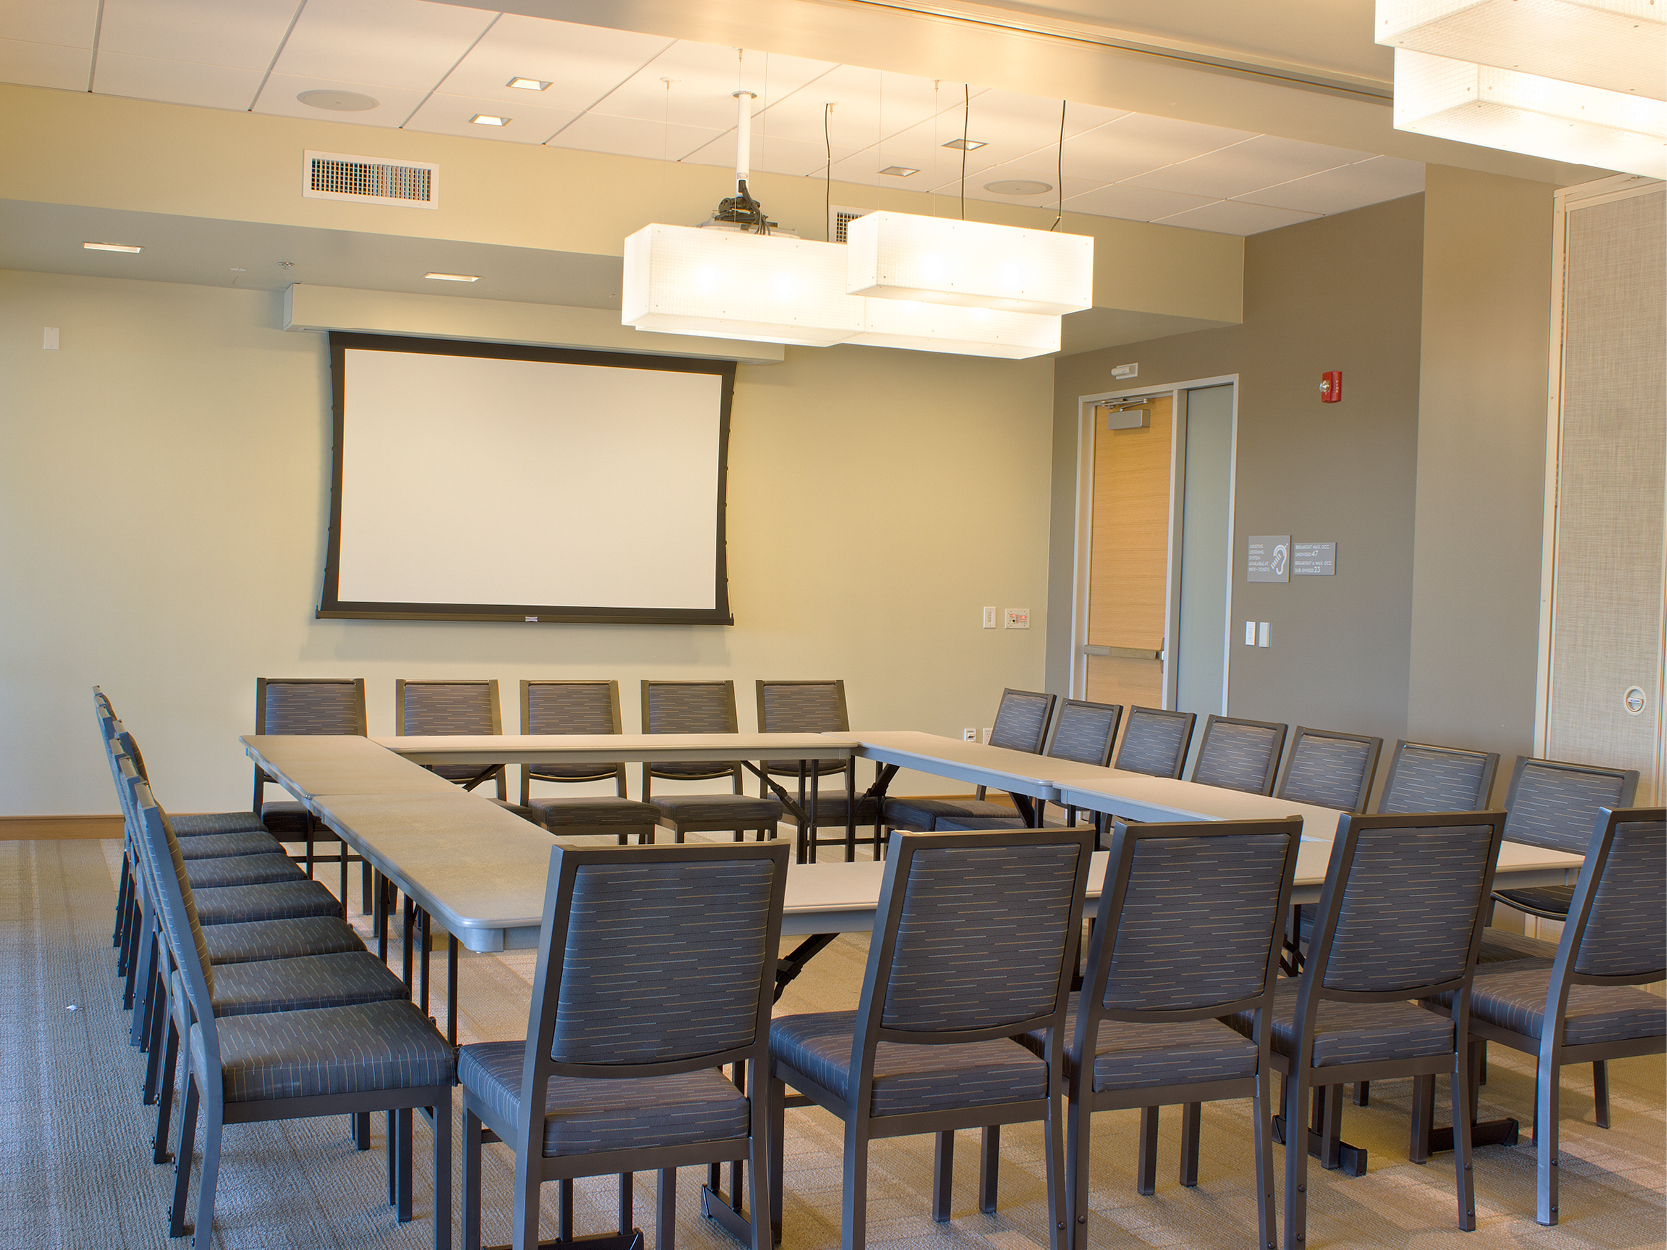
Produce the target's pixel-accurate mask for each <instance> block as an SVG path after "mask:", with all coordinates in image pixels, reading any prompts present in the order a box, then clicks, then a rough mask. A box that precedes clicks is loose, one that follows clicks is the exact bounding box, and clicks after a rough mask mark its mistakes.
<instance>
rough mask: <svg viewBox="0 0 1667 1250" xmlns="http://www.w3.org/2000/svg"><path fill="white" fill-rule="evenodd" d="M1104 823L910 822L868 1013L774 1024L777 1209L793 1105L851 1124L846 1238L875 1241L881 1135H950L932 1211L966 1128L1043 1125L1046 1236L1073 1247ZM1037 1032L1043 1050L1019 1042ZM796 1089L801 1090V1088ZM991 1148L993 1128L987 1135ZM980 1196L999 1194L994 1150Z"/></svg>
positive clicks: (938, 1208) (871, 967)
mask: <svg viewBox="0 0 1667 1250" xmlns="http://www.w3.org/2000/svg"><path fill="white" fill-rule="evenodd" d="M1093 850H1094V835H1093V831H1092V830H1090V829H1030V830H1024V831H1009V830H1000V831H996V832H992V833H943V834H911V833H900V834H898V835H897V836H896V837H894V838H893V839H892V845H891V852H890V854H889V856H888V857H887V859H886V867H885V875H884V878H883V879H882V883H881V886H880V898H879V904H878V907H877V909H876V911H875V914H874V934H873V938H872V940H871V941H870V942H869V945H868V967H867V971H866V973H865V974H864V976H863V986H862V998H861V1001H860V1003H859V1004H858V1006H857V1009H856V1010H855V1011H835V1012H820V1013H815V1014H810V1015H797V1016H781V1017H778V1018H777V1019H776V1020H775V1021H774V1022H773V1023H772V1024H771V1026H770V1064H771V1067H770V1116H771V1128H770V1147H771V1151H772V1157H771V1161H770V1217H771V1223H772V1226H773V1227H774V1228H775V1230H776V1231H778V1232H779V1230H780V1226H781V1212H782V1184H783V1179H782V1165H783V1160H782V1149H781V1141H782V1131H783V1121H782V1117H783V1114H784V1109H785V1108H786V1107H787V1106H789V1105H792V1106H809V1105H811V1104H815V1105H817V1106H820V1107H822V1108H823V1109H824V1110H827V1111H830V1112H832V1113H833V1114H834V1115H836V1116H838V1117H839V1118H840V1119H841V1120H843V1121H844V1123H845V1186H844V1199H843V1204H842V1207H841V1218H840V1238H841V1245H842V1247H843V1250H861V1247H863V1246H864V1245H865V1244H866V1240H867V1219H868V1150H869V1143H870V1142H871V1141H873V1140H876V1139H879V1138H884V1137H899V1136H912V1135H916V1134H920V1133H932V1134H935V1135H936V1168H935V1180H934V1185H933V1198H932V1218H933V1219H935V1220H937V1221H939V1222H940V1223H941V1222H943V1221H946V1220H948V1219H949V1217H950V1178H951V1173H952V1169H953V1149H954V1141H955V1130H956V1129H960V1128H973V1127H978V1126H985V1125H1001V1124H1014V1123H1029V1122H1032V1121H1037V1120H1040V1121H1042V1122H1043V1124H1044V1133H1043V1140H1044V1142H1045V1143H1046V1145H1045V1147H1044V1148H1045V1150H1046V1152H1047V1154H1046V1158H1047V1177H1048V1202H1047V1211H1048V1216H1049V1221H1048V1222H1049V1227H1048V1244H1049V1246H1050V1247H1051V1248H1052V1250H1064V1248H1065V1247H1066V1246H1067V1245H1068V1244H1069V1240H1070V1239H1069V1236H1068V1233H1067V1231H1066V1214H1065V1204H1064V1198H1065V1195H1064V1184H1063V1180H1064V1159H1063V1152H1064V1142H1063V1140H1062V1137H1063V1135H1062V1132H1061V1125H1060V1122H1059V1105H1058V1099H1059V1094H1060V1091H1061V1089H1062V1088H1063V1083H1062V1075H1061V1073H1062V1065H1063V1062H1064V1044H1065V1032H1066V1018H1067V1013H1068V1011H1069V1005H1070V990H1071V979H1072V976H1073V974H1074V973H1075V972H1076V950H1077V935H1078V933H1079V931H1080V930H1081V926H1082V904H1083V893H1084V890H1085V888H1086V886H1087V880H1088V868H1089V862H1090V860H1091V858H1092V855H1093ZM1032 1030H1036V1031H1039V1032H1040V1033H1041V1035H1042V1039H1043V1040H1042V1041H1041V1043H1040V1045H1039V1049H1040V1057H1038V1055H1037V1054H1033V1053H1032V1052H1031V1050H1030V1049H1027V1048H1026V1047H1025V1046H1024V1045H1021V1044H1020V1041H1019V1039H1022V1038H1024V1037H1025V1035H1026V1034H1028V1033H1030V1032H1031V1031H1032ZM788 1088H792V1089H794V1090H797V1091H798V1096H795V1097H793V1098H788V1096H787V1089H788ZM988 1140H989V1141H990V1142H991V1144H992V1146H993V1143H994V1138H993V1135H992V1137H991V1138H990V1139H988ZM984 1153H985V1160H986V1169H985V1181H986V1183H985V1185H984V1186H983V1187H982V1205H983V1206H984V1209H985V1210H993V1209H994V1207H995V1192H994V1189H995V1187H994V1184H993V1183H992V1182H993V1179H994V1178H993V1171H992V1169H990V1167H989V1166H988V1164H989V1159H990V1156H991V1154H993V1153H994V1152H993V1149H992V1150H986V1151H985V1152H984Z"/></svg>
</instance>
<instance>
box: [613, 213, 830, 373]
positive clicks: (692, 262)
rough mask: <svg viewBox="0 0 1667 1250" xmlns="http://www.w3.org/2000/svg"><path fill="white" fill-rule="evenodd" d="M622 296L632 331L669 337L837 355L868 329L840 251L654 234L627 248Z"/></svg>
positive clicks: (725, 236) (683, 232)
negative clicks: (831, 350) (829, 350)
mask: <svg viewBox="0 0 1667 1250" xmlns="http://www.w3.org/2000/svg"><path fill="white" fill-rule="evenodd" d="M620 294H621V296H622V299H621V301H620V303H621V307H620V319H621V321H622V322H623V323H624V324H625V325H628V326H635V327H636V328H637V329H639V330H657V331H660V332H662V333H666V334H695V335H702V336H705V337H717V338H740V339H754V340H757V341H759V342H765V343H790V344H794V345H798V346H805V347H830V346H832V345H833V344H835V343H843V342H845V341H846V340H847V339H849V338H851V336H852V335H855V334H860V333H861V332H862V329H863V307H862V305H863V302H862V301H861V300H860V299H854V298H852V297H851V296H849V295H847V294H846V293H845V249H844V248H843V247H841V246H840V245H839V244H837V243H815V242H811V241H810V240H808V239H790V238H784V237H782V236H780V235H768V234H753V233H751V232H745V231H738V230H722V229H704V228H700V227H696V226H665V225H652V226H644V227H643V228H642V229H641V230H639V231H637V232H636V233H635V234H633V235H631V236H630V237H629V238H627V239H626V240H625V285H624V288H623V290H622V291H621V292H620Z"/></svg>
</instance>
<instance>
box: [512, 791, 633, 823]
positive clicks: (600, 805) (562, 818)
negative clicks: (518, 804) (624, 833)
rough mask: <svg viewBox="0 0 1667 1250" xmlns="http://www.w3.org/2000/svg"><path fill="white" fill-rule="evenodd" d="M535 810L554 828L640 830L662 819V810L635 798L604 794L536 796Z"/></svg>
mask: <svg viewBox="0 0 1667 1250" xmlns="http://www.w3.org/2000/svg"><path fill="white" fill-rule="evenodd" d="M532 807H533V810H534V811H536V812H537V813H538V814H539V815H540V816H542V817H543V818H544V824H545V825H546V826H547V827H548V828H551V829H559V828H562V827H564V826H569V825H621V826H624V827H627V828H632V829H638V828H642V827H644V826H648V827H652V826H654V825H656V824H658V823H659V821H660V810H659V809H658V808H657V807H654V806H652V805H650V804H648V803H638V802H637V801H636V800H635V799H621V798H617V797H614V796H611V795H606V794H601V795H592V796H589V797H562V798H535V799H533V800H532Z"/></svg>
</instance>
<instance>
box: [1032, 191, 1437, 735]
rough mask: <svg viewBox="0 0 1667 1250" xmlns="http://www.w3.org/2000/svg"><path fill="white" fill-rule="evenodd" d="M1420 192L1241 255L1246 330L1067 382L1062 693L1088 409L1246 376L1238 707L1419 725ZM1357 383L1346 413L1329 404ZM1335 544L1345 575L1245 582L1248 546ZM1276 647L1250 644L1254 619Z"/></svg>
mask: <svg viewBox="0 0 1667 1250" xmlns="http://www.w3.org/2000/svg"><path fill="white" fill-rule="evenodd" d="M1423 216H1424V209H1423V203H1422V199H1421V197H1418V196H1410V197H1408V198H1406V199H1401V200H1394V201H1391V202H1389V203H1385V204H1378V205H1374V206H1372V207H1370V208H1363V209H1358V210H1356V211H1355V212H1351V213H1343V214H1340V215H1338V216H1335V217H1325V218H1321V219H1319V220H1317V221H1312V222H1305V223H1303V224H1301V225H1296V226H1289V227H1286V228H1285V229H1282V230H1274V231H1269V232H1267V233H1265V234H1259V235H1252V236H1251V237H1250V238H1248V239H1247V240H1246V241H1245V244H1246V246H1245V318H1244V324H1243V325H1240V326H1232V327H1229V328H1226V329H1220V330H1203V331H1199V332H1197V333H1194V334H1181V335H1173V336H1171V337H1168V338H1162V339H1155V340H1152V341H1150V342H1146V343H1139V344H1134V345H1127V346H1122V347H1114V348H1111V349H1109V350H1106V351H1100V352H1088V353H1084V354H1082V355H1079V356H1070V357H1066V358H1064V359H1062V360H1060V361H1059V363H1058V367H1057V369H1056V371H1055V375H1054V411H1055V425H1054V430H1055V437H1054V465H1055V473H1054V486H1053V489H1054V504H1053V522H1052V531H1051V555H1050V561H1049V563H1050V567H1051V569H1052V578H1051V582H1050V599H1049V621H1050V629H1049V650H1048V679H1049V682H1048V684H1049V688H1050V689H1054V690H1059V691H1063V690H1064V689H1065V688H1066V684H1067V681H1068V671H1069V670H1068V667H1067V666H1068V664H1069V651H1070V621H1069V613H1070V602H1071V600H1070V593H1071V563H1072V545H1071V544H1072V523H1073V517H1074V509H1075V464H1076V440H1077V397H1078V396H1080V395H1090V394H1096V393H1103V392H1105V391H1110V390H1119V389H1124V388H1126V387H1128V386H1130V385H1134V384H1131V383H1124V382H1119V381H1116V380H1114V379H1113V378H1112V377H1111V368H1112V366H1113V365H1118V364H1123V363H1125V362H1130V361H1134V362H1138V363H1139V365H1140V375H1139V378H1138V382H1137V383H1135V384H1138V385H1142V386H1144V385H1161V384H1164V383H1169V382H1184V381H1188V380H1193V379H1203V378H1211V377H1218V376H1221V375H1225V374H1237V375H1238V376H1239V397H1238V402H1239V409H1238V441H1237V465H1236V477H1235V501H1234V502H1235V513H1234V565H1233V569H1234V573H1233V587H1232V619H1233V622H1234V625H1233V628H1232V630H1231V631H1230V636H1229V640H1228V645H1229V651H1230V668H1229V687H1228V711H1229V713H1230V714H1231V715H1234V716H1243V717H1249V718H1251V719H1255V720H1275V721H1286V722H1289V723H1290V724H1293V725H1295V724H1299V723H1300V724H1305V725H1310V726H1315V727H1321V728H1330V729H1338V730H1344V731H1348V732H1355V733H1370V734H1378V735H1382V736H1383V737H1385V738H1387V739H1390V740H1391V741H1392V740H1393V739H1394V738H1396V737H1398V736H1399V735H1400V734H1401V733H1402V732H1403V731H1404V729H1405V725H1406V707H1407V669H1408V656H1409V633H1410V626H1411V620H1410V614H1411V599H1412V517H1413V496H1414V471H1415V466H1416V461H1417V436H1418V370H1419V361H1418V356H1419V300H1420V294H1419V287H1420V281H1419V279H1420V270H1421V262H1420V247H1421V242H1420V240H1421V234H1422V228H1423ZM1328 369H1341V370H1342V371H1343V401H1342V402H1341V403H1339V404H1336V405H1331V404H1322V403H1320V400H1319V382H1320V374H1321V373H1322V372H1323V371H1325V370H1328ZM1250 534H1290V535H1292V536H1293V537H1294V539H1296V540H1298V541H1302V540H1308V541H1328V540H1334V541H1335V542H1336V543H1337V575H1336V576H1335V577H1329V578H1320V577H1301V578H1298V577H1293V578H1292V579H1291V581H1290V582H1289V584H1249V583H1247V582H1246V581H1245V579H1244V571H1243V565H1244V553H1245V538H1246V536H1247V535H1250ZM1247 619H1248V620H1257V621H1267V622H1269V624H1270V627H1271V639H1272V646H1270V647H1269V648H1267V649H1265V650H1264V649H1262V648H1258V647H1246V646H1244V645H1243V632H1242V631H1243V622H1244V621H1245V620H1247Z"/></svg>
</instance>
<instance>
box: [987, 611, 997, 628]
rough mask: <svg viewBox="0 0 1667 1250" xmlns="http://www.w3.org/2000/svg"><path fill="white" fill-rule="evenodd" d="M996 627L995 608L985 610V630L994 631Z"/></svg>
mask: <svg viewBox="0 0 1667 1250" xmlns="http://www.w3.org/2000/svg"><path fill="white" fill-rule="evenodd" d="M995 627H996V610H995V609H994V608H985V609H984V628H985V629H994V628H995Z"/></svg>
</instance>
